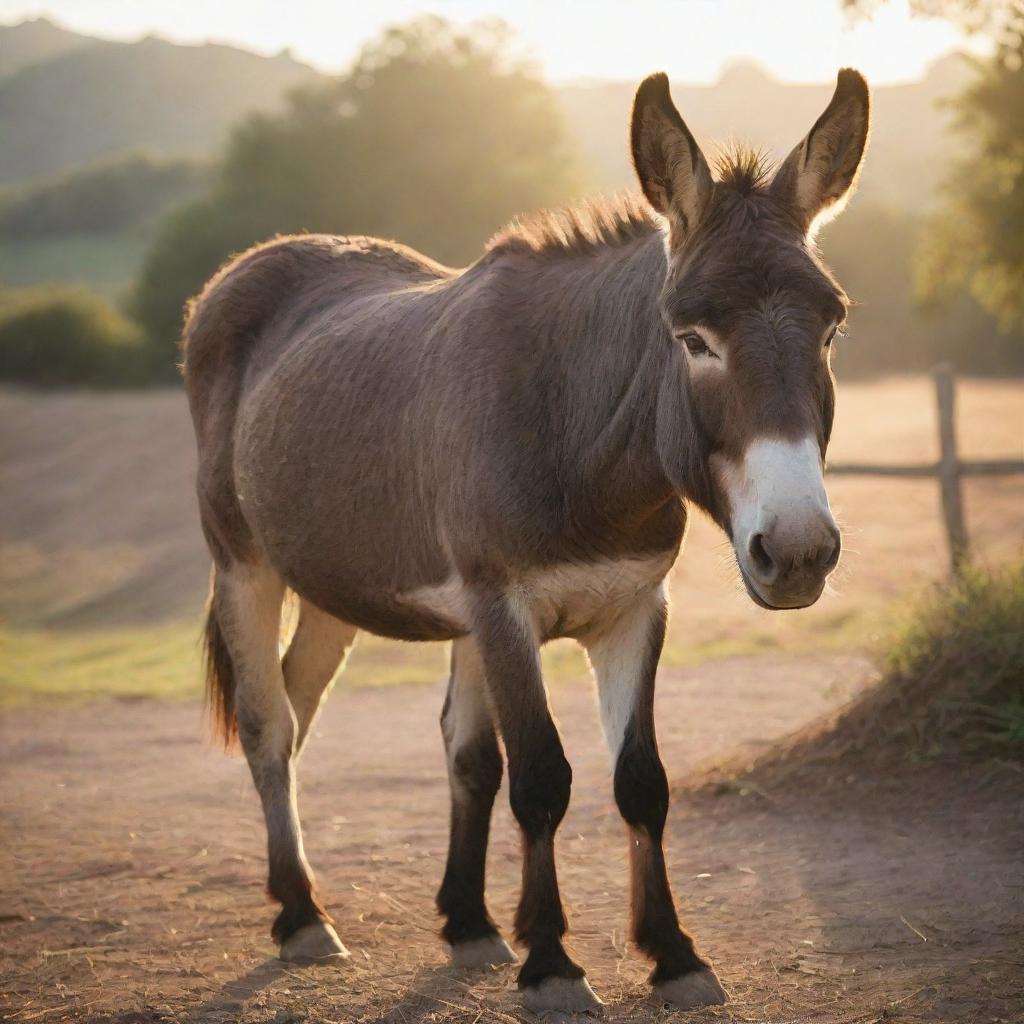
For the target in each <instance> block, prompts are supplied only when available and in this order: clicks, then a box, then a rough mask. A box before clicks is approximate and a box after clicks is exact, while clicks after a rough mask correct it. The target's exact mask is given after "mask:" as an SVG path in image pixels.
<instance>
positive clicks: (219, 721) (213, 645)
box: [203, 573, 238, 750]
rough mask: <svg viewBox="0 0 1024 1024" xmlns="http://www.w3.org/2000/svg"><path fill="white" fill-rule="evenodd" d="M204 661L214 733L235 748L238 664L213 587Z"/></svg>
mask: <svg viewBox="0 0 1024 1024" xmlns="http://www.w3.org/2000/svg"><path fill="white" fill-rule="evenodd" d="M214 579H216V573H215V574H214ZM203 662H204V667H205V671H206V706H207V709H208V713H209V716H210V725H211V728H212V732H213V735H214V738H215V739H217V740H218V741H219V742H220V743H221V744H222V745H223V747H224V749H225V750H231V749H232V748H233V747H234V745H235V742H236V741H237V739H238V719H237V718H236V717H235V666H234V663H233V662H232V661H231V652H230V651H229V650H228V645H227V642H226V641H225V640H224V632H223V630H222V629H221V627H220V620H219V619H218V618H217V608H216V604H215V602H214V598H213V592H212V588H211V593H210V601H209V604H208V605H207V609H206V628H205V630H204V631H203Z"/></svg>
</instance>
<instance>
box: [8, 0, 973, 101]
mask: <svg viewBox="0 0 1024 1024" xmlns="http://www.w3.org/2000/svg"><path fill="white" fill-rule="evenodd" d="M423 13H434V14H439V15H441V16H443V17H446V18H448V19H450V20H451V21H453V22H455V23H457V24H460V25H464V24H468V23H470V22H472V21H475V20H478V19H480V18H491V17H498V18H502V19H504V20H506V21H507V22H509V23H510V24H511V25H512V26H513V27H514V29H515V30H516V33H517V35H518V38H519V39H520V41H521V44H522V50H523V53H524V54H526V55H528V56H530V57H531V58H533V59H534V60H536V61H537V63H538V65H539V67H540V69H541V70H542V72H543V73H544V74H545V75H546V76H547V77H548V78H550V79H552V80H554V81H558V82H562V81H567V80H575V79H586V78H606V79H607V78H613V79H635V78H639V77H642V76H643V75H646V74H648V73H649V72H651V71H653V70H665V71H667V72H668V73H669V74H670V76H672V77H673V78H674V79H676V80H678V81H686V82H694V83H701V82H703V83H708V82H712V81H714V80H716V79H717V78H718V76H719V74H720V73H721V71H722V69H723V67H725V66H727V65H728V64H729V63H731V62H733V61H735V60H738V59H750V60H754V61H756V62H757V63H759V64H760V65H762V66H763V67H764V68H765V69H767V70H768V71H770V72H771V73H772V74H774V75H775V76H776V77H778V78H780V79H782V80H784V81H791V82H812V81H823V80H828V79H831V78H832V77H833V75H834V74H835V70H836V68H838V67H841V66H843V65H853V66H855V67H857V68H859V69H860V70H861V71H863V72H864V73H865V74H866V75H867V76H868V78H869V79H870V80H871V81H872V82H873V83H874V84H876V85H878V84H883V83H887V82H896V81H909V80H912V79H915V78H918V77H920V75H921V74H922V72H923V71H924V69H925V68H926V66H927V65H928V63H929V62H931V61H932V60H934V59H936V58H937V57H939V56H941V55H943V54H944V53H947V52H948V51H950V50H953V49H971V50H975V51H977V50H979V49H983V48H984V44H983V43H981V42H979V41H977V40H971V41H966V40H965V39H964V38H963V36H961V35H960V33H959V32H958V31H957V30H956V29H955V28H954V27H953V26H952V25H951V24H949V23H948V22H946V21H941V20H936V19H926V18H912V17H911V16H910V14H909V12H908V10H907V4H906V0H893V2H892V3H890V4H888V5H886V6H884V7H882V8H881V10H880V11H879V12H878V13H877V14H876V15H875V16H874V18H872V19H871V20H861V21H856V22H853V21H851V20H850V19H849V18H848V17H847V15H845V14H844V13H843V11H842V10H841V9H840V3H839V0H785V2H781V0H780V2H778V3H771V4H768V3H760V2H756V0H674V2H673V0H588V2H586V3H583V2H568V0H566V2H561V3H558V2H552V0H422V2H414V0H375V2H374V3H369V4H367V3H355V2H338V0H291V2H288V3H283V2H280V0H218V2H216V3H209V2H208V0H42V2H22V0H0V21H3V22H6V23H13V22H15V21H19V20H21V19H23V18H27V17H37V16H46V17H50V18H52V19H54V20H56V21H57V22H59V23H60V24H62V25H65V26H66V27H68V28H71V29H75V30H78V31H81V32H86V33H91V34H95V35H99V36H104V37H109V38H116V39H136V38H138V37H140V36H143V35H147V34H156V35H160V36H163V37H165V38H169V39H172V40H174V41H177V42H188V43H197V42H205V41H208V40H209V41H215V42H224V43H231V44H234V45H237V46H241V47H245V48H247V49H253V50H256V51H258V52H261V53H267V54H269V53H277V52H279V51H281V50H283V49H286V48H287V49H290V50H291V52H292V53H293V54H294V55H295V56H296V57H297V58H299V59H300V60H304V61H307V62H309V63H310V64H313V65H314V66H316V67H317V68H320V69H321V70H324V71H340V70H343V69H344V68H345V67H346V66H347V65H348V64H349V63H350V62H351V61H352V60H353V58H354V57H355V56H356V54H357V53H358V51H359V47H360V46H361V44H362V43H363V42H364V41H366V40H367V39H368V38H369V37H372V36H373V35H374V34H375V33H377V32H378V31H380V29H381V28H383V27H384V26H386V25H388V24H392V23H395V22H401V21H406V20H408V19H410V18H413V17H415V16H416V15H418V14H423Z"/></svg>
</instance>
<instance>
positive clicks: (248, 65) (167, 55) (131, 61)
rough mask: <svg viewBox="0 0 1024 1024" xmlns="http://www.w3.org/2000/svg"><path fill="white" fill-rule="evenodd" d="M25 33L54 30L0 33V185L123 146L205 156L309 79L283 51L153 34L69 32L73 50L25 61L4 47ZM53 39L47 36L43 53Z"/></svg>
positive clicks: (41, 32)
mask: <svg viewBox="0 0 1024 1024" xmlns="http://www.w3.org/2000/svg"><path fill="white" fill-rule="evenodd" d="M40 25H42V26H47V27H46V28H41V27H40ZM34 26H35V27H34ZM26 30H32V33H35V34H38V35H40V38H43V37H45V36H46V34H47V33H48V32H50V31H51V30H52V31H56V32H58V33H63V30H60V29H55V28H54V26H52V25H47V23H46V22H42V23H39V22H32V23H27V24H24V25H20V26H15V27H14V28H4V29H2V30H0V31H2V33H3V34H2V35H0V53H6V51H7V50H8V49H11V50H12V53H13V60H14V63H15V64H16V65H17V63H18V62H19V61H21V62H22V66H21V68H20V70H17V71H15V72H14V73H13V74H11V75H8V76H7V77H5V78H0V139H2V140H3V144H2V146H0V182H14V181H24V180H27V179H32V178H38V177H51V176H53V175H56V174H60V173H62V172H64V171H67V170H70V169H72V168H75V167H78V166H81V165H82V164H87V163H92V162H94V161H96V160H98V159H101V158H103V157H107V156H111V155H114V154H117V153H120V152H123V151H125V150H146V151H149V152H152V153H154V154H157V155H163V156H209V155H210V154H211V152H212V151H214V150H215V149H216V148H217V147H218V146H219V145H220V144H221V143H222V142H223V140H224V138H225V136H226V133H227V131H228V128H229V127H230V126H231V125H232V124H234V123H235V122H237V121H238V120H239V119H241V118H242V117H244V116H245V115H246V114H248V113H251V112H253V111H260V110H270V109H275V108H277V107H279V105H280V104H281V102H282V99H283V97H284V96H285V95H286V94H287V93H288V92H289V91H290V90H291V89H293V88H295V87H297V86H299V85H302V84H304V83H308V82H310V81H312V80H315V79H316V78H318V77H319V75H318V74H317V72H315V71H313V70H312V69H311V68H309V67H307V66H306V65H304V64H300V63H299V62H298V61H296V60H294V59H292V58H291V57H290V56H287V55H279V56H277V57H261V56H258V55H256V54H253V53H248V52H246V51H244V50H239V49H235V48H234V47H230V46H215V45H206V46H178V45H176V44H174V43H169V42H166V41H164V40H161V39H153V38H148V39H143V40H140V41H139V42H137V43H115V42H106V41H101V40H88V39H86V37H81V36H79V37H75V38H77V39H78V40H82V42H81V44H75V45H73V46H72V45H71V41H70V40H67V39H64V43H65V44H66V45H65V46H64V52H58V53H57V54H56V55H51V56H44V57H41V58H40V59H38V60H35V61H34V62H32V63H28V64H27V65H26V64H25V63H24V62H25V61H26V60H28V57H27V52H28V51H27V49H26V48H25V47H24V46H23V47H22V52H21V53H19V52H18V49H17V46H14V47H13V48H12V44H11V40H12V39H13V40H14V41H15V43H18V41H19V39H20V40H21V42H22V43H24V38H23V35H22V34H23V33H24V32H25V31H26ZM63 35H64V36H66V35H71V36H74V34H73V33H63ZM56 41H57V40H56V37H52V36H51V43H50V45H51V47H52V46H54V45H56ZM28 49H31V47H29V48H28ZM58 49H59V48H58ZM37 52H44V53H45V46H42V47H41V49H40V48H38V47H37ZM51 53H52V49H51Z"/></svg>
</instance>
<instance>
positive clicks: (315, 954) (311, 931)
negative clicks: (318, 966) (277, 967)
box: [278, 921, 351, 964]
mask: <svg viewBox="0 0 1024 1024" xmlns="http://www.w3.org/2000/svg"><path fill="white" fill-rule="evenodd" d="M278 955H279V956H280V957H281V959H282V960H287V961H289V962H290V963H295V964H311V963H319V962H320V961H324V960H327V961H331V962H338V961H341V960H347V959H348V958H349V956H350V955H351V954H350V953H349V951H348V950H347V949H346V948H345V947H344V945H343V944H342V941H341V939H339V938H338V933H337V932H336V931H335V930H334V929H333V928H332V927H331V926H330V925H329V924H328V923H327V922H326V921H315V922H314V923H313V924H307V925H306V926H305V927H304V928H300V929H299V930H298V931H297V932H295V934H294V935H289V936H288V938H287V939H285V940H284V942H283V943H282V944H281V952H280V953H279V954H278Z"/></svg>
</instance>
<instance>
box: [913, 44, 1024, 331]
mask: <svg viewBox="0 0 1024 1024" xmlns="http://www.w3.org/2000/svg"><path fill="white" fill-rule="evenodd" d="M957 108H958V115H959V116H958V119H957V128H958V130H959V131H960V133H961V135H962V136H963V137H964V138H965V139H966V140H967V143H968V145H967V147H966V148H965V152H964V155H963V156H962V157H961V159H960V160H958V161H957V163H956V165H955V166H954V168H953V170H952V172H951V173H950V175H949V178H948V180H947V182H946V187H945V190H944V192H945V203H944V208H943V209H942V211H941V214H940V215H939V216H937V217H935V218H934V219H933V221H932V224H931V226H930V231H929V232H928V236H927V241H926V245H925V246H924V248H923V251H922V254H921V261H920V265H919V273H918V286H919V293H920V294H921V296H922V298H924V299H925V300H926V301H928V302H931V303H940V304H945V301H946V299H947V297H948V296H949V295H950V294H955V293H956V292H958V291H967V292H968V293H969V294H970V295H971V296H972V297H973V298H974V299H975V300H976V301H977V302H978V303H979V304H980V305H981V306H982V307H983V308H985V309H987V310H988V311H989V312H990V313H992V314H993V315H994V316H995V317H996V318H997V319H998V322H999V324H1000V326H1001V327H1002V329H1003V330H1007V331H1008V330H1010V329H1011V328H1014V327H1018V328H1019V327H1024V132H1022V130H1021V126H1022V125H1024V34H1022V35H1019V36H1018V37H1017V43H1016V50H1015V51H1014V52H1010V51H1008V50H1007V49H1006V48H1005V46H1004V47H1001V53H1000V56H999V57H997V58H996V59H993V60H990V61H987V62H984V63H981V62H979V65H978V77H977V79H976V81H975V82H974V84H973V85H971V87H970V88H969V89H968V90H967V91H966V92H965V93H964V94H963V95H962V96H960V97H959V99H958V100H957Z"/></svg>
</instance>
